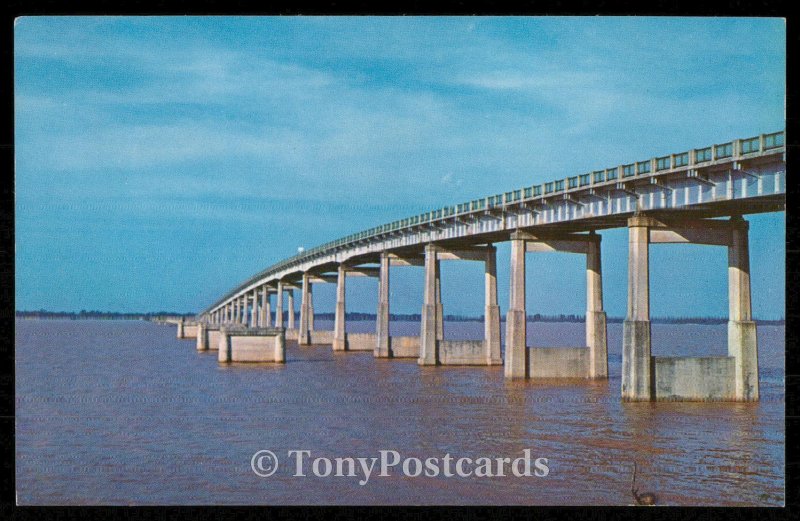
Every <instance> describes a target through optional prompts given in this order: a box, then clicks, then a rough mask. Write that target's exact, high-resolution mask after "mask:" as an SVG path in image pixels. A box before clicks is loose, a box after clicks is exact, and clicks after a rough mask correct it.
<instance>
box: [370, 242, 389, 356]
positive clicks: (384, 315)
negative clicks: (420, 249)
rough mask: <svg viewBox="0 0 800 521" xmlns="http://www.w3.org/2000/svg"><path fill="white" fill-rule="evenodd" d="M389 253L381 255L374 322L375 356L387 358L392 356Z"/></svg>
mask: <svg viewBox="0 0 800 521" xmlns="http://www.w3.org/2000/svg"><path fill="white" fill-rule="evenodd" d="M390 266H391V263H390V261H389V253H387V252H383V253H381V267H380V272H379V278H378V315H377V317H376V320H375V337H376V338H377V344H376V346H375V353H374V354H375V356H376V357H379V358H389V357H391V356H392V353H391V348H390V346H389V267H390Z"/></svg>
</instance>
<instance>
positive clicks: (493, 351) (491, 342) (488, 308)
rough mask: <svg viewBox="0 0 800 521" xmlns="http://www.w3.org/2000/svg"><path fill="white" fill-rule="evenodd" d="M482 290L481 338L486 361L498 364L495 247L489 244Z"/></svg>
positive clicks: (490, 363) (498, 326) (499, 362)
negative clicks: (483, 302)
mask: <svg viewBox="0 0 800 521" xmlns="http://www.w3.org/2000/svg"><path fill="white" fill-rule="evenodd" d="M484 291H485V295H484V300H485V303H486V304H485V309H484V313H483V317H484V318H483V335H484V337H483V338H484V342H485V343H486V363H487V364H489V365H499V364H502V363H503V360H502V358H501V357H500V306H499V305H498V304H497V248H495V247H494V246H491V245H490V246H489V247H488V248H487V249H486V263H485V275H484Z"/></svg>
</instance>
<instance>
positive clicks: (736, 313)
mask: <svg viewBox="0 0 800 521" xmlns="http://www.w3.org/2000/svg"><path fill="white" fill-rule="evenodd" d="M731 223H732V224H733V225H734V226H733V230H732V232H731V234H732V236H731V245H730V246H729V247H728V356H732V357H734V358H735V359H736V364H735V369H734V375H735V383H736V399H737V400H740V401H756V400H758V396H759V390H758V339H757V337H756V323H755V321H754V320H753V315H752V306H751V300H750V246H749V238H748V234H749V224H748V222H747V221H745V220H744V219H742V217H741V216H736V217H731Z"/></svg>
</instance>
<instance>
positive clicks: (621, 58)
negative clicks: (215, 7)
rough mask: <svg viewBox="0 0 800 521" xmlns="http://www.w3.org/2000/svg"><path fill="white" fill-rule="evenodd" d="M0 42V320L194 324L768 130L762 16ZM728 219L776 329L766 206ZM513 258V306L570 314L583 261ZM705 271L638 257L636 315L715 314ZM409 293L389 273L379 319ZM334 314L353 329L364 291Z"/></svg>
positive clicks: (610, 293) (691, 257)
mask: <svg viewBox="0 0 800 521" xmlns="http://www.w3.org/2000/svg"><path fill="white" fill-rule="evenodd" d="M14 44H15V48H14V60H15V79H14V81H15V86H14V89H15V92H14V95H15V96H14V99H15V136H16V140H15V147H16V151H15V154H16V158H15V160H16V172H15V182H16V207H15V210H16V229H15V233H16V238H15V241H16V256H15V258H16V278H15V282H16V308H17V309H20V310H23V309H24V310H32V309H40V308H44V309H48V310H57V311H79V310H81V309H86V310H105V311H131V312H136V311H157V310H170V311H180V312H188V311H194V312H196V311H201V310H202V309H204V308H206V307H207V306H208V305H210V304H211V303H213V302H214V301H215V300H216V299H217V298H218V297H220V296H222V294H224V293H226V292H227V291H228V290H230V289H231V288H233V287H234V286H236V285H238V284H239V283H240V282H242V281H243V280H245V279H247V278H249V277H250V276H251V275H253V274H254V273H256V272H258V271H260V270H262V269H264V268H266V267H267V266H269V265H271V264H273V263H275V262H278V261H280V260H282V259H284V258H286V257H289V256H291V255H294V254H296V253H297V251H298V248H299V247H304V248H311V247H313V246H316V245H318V244H321V243H324V242H327V241H329V240H332V239H335V238H338V237H341V236H345V235H348V234H350V233H353V232H356V231H360V230H362V229H367V228H371V227H373V226H376V225H378V224H382V223H385V222H391V221H394V220H396V219H398V218H402V217H406V216H409V215H413V214H417V213H420V212H422V211H426V210H429V209H434V208H439V207H441V206H444V205H449V204H455V203H459V202H463V201H467V200H470V199H474V198H477V197H483V196H486V195H491V194H495V193H500V192H504V191H507V190H510V189H516V188H519V187H522V186H529V185H531V184H538V183H541V182H545V181H550V180H553V179H557V178H563V177H566V176H567V175H576V174H580V173H584V172H587V171H591V170H593V169H598V168H603V167H607V166H612V165H618V164H622V163H628V162H631V161H633V160H642V159H649V158H651V157H654V156H656V155H664V154H668V153H672V152H681V151H684V150H688V149H690V148H693V147H699V146H705V145H709V144H713V143H721V142H724V141H728V140H730V139H735V138H740V137H749V136H753V135H757V134H759V133H762V132H773V131H777V130H781V129H783V128H784V125H785V112H784V104H785V90H786V85H785V84H786V78H785V69H786V61H785V47H786V28H785V22H784V21H783V20H782V19H769V18H761V19H755V18H646V17H621V18H605V17H584V18H564V17H546V18H545V17H532V18H527V17H523V18H514V17H508V18H486V17H454V18H444V17H424V18H415V17H396V18H378V17H353V18H348V17H23V18H19V19H17V21H16V24H15V31H14ZM747 218H748V220H749V221H750V223H751V235H750V241H751V264H752V268H751V269H752V291H753V309H754V314H755V316H756V317H758V318H780V317H783V316H785V311H784V291H785V289H784V288H785V273H784V259H785V244H784V240H785V214H784V213H782V212H781V213H772V214H763V215H755V216H749V217H747ZM602 236H603V246H602V255H603V270H604V272H603V283H604V290H605V307H606V310H607V311H608V313H609V314H610V315H613V316H624V314H625V306H626V292H627V232H626V230H624V229H618V230H610V231H603V232H602ZM498 246H499V252H498V277H499V279H498V280H499V298H500V304H501V309H502V310H504V309H505V308H506V307H507V305H508V280H509V275H508V258H509V247H508V245H507V244H500V245H498ZM527 263H528V279H527V280H528V284H527V286H528V287H527V296H528V312H529V313H530V314H533V313H543V314H559V313H565V314H571V313H574V314H583V313H584V311H585V272H584V266H585V264H584V263H585V260H584V259H583V258H582V257H581V256H578V255H574V254H563V253H553V254H535V255H534V254H529V255H528V256H527ZM726 266H727V253H726V251H725V249H724V248H718V247H708V246H693V245H658V246H654V247H653V248H652V254H651V312H652V315H653V316H726V315H727V307H728V303H727V270H726ZM482 270H483V267H482V265H481V264H480V263H475V262H445V263H443V267H442V291H443V297H442V299H443V304H444V312H445V313H446V314H465V315H480V314H482V312H483V288H482V284H483V279H482ZM422 280H423V272H422V268H418V267H414V268H410V267H406V268H396V269H393V270H392V283H391V307H392V312H396V313H419V312H420V309H421V305H422ZM676 280H678V281H680V283H677V284H676ZM334 294H335V288H334V285H331V284H323V285H320V286H319V287H318V288H317V289H315V308H316V311H317V312H318V313H320V312H325V311H328V312H332V311H333V302H334ZM347 298H348V311H359V312H374V311H375V306H376V298H377V281H376V279H370V278H351V279H348V289H347Z"/></svg>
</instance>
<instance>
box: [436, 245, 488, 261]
mask: <svg viewBox="0 0 800 521" xmlns="http://www.w3.org/2000/svg"><path fill="white" fill-rule="evenodd" d="M486 252H487V248H486V247H485V246H484V247H472V248H459V249H455V250H451V249H448V248H441V249H440V251H439V253H438V254H437V258H438V259H439V260H471V261H481V262H485V261H486Z"/></svg>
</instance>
